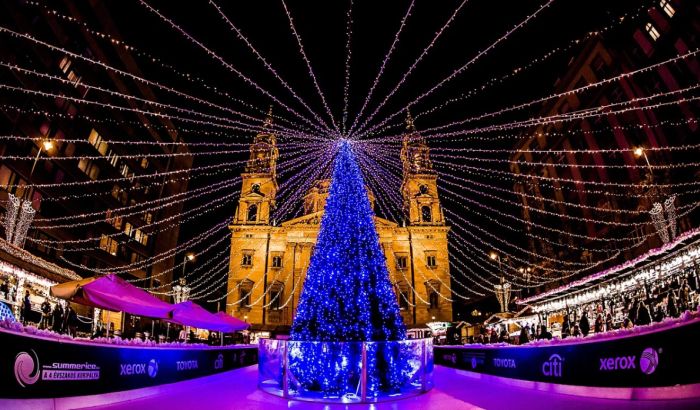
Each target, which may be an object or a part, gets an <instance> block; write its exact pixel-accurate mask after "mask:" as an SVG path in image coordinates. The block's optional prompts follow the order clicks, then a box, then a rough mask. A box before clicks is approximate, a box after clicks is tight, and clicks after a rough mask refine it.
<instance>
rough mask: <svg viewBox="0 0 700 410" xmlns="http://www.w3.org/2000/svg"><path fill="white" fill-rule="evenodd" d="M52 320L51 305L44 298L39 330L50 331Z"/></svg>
mask: <svg viewBox="0 0 700 410" xmlns="http://www.w3.org/2000/svg"><path fill="white" fill-rule="evenodd" d="M50 318H51V304H50V303H49V300H48V299H46V298H44V302H43V303H42V304H41V321H40V322H39V329H48V327H49V319H50Z"/></svg>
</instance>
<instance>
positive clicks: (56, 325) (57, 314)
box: [51, 303, 63, 333]
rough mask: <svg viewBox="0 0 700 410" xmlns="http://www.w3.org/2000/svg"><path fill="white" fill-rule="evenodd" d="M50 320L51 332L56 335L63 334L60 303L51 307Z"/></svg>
mask: <svg viewBox="0 0 700 410" xmlns="http://www.w3.org/2000/svg"><path fill="white" fill-rule="evenodd" d="M51 320H52V321H53V323H52V328H53V331H54V332H56V333H63V306H61V304H60V303H56V306H54V307H53V312H51Z"/></svg>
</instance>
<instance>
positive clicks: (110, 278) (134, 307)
mask: <svg viewBox="0 0 700 410" xmlns="http://www.w3.org/2000/svg"><path fill="white" fill-rule="evenodd" d="M51 295H52V296H55V297H58V298H61V299H67V300H70V301H71V302H75V303H79V304H81V305H86V306H92V307H97V308H100V309H106V310H111V311H114V312H126V313H129V314H132V315H136V316H145V317H150V318H156V319H167V318H168V317H169V315H170V311H171V310H172V309H173V305H171V304H170V303H166V302H163V301H162V300H160V299H158V298H157V297H155V296H153V295H152V294H150V293H148V292H146V291H145V290H143V289H139V288H137V287H136V286H134V285H132V284H130V283H128V282H127V281H125V280H124V279H122V278H120V277H118V276H116V275H114V274H109V275H106V276H99V277H94V278H88V279H82V280H77V281H72V282H66V283H61V284H58V285H55V286H52V287H51Z"/></svg>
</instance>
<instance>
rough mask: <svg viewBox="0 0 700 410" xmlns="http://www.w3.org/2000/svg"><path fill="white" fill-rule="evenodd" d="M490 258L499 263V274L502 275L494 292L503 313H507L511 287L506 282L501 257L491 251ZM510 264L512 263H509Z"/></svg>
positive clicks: (494, 287)
mask: <svg viewBox="0 0 700 410" xmlns="http://www.w3.org/2000/svg"><path fill="white" fill-rule="evenodd" d="M489 257H490V258H491V259H492V260H497V261H498V269H499V273H500V274H501V280H500V283H499V284H498V285H494V286H493V290H494V292H495V293H496V299H498V304H499V305H500V306H501V312H506V311H507V310H508V304H509V303H510V292H511V285H510V283H509V282H506V278H505V276H504V274H503V265H502V264H501V256H500V255H499V254H498V253H496V252H494V251H491V253H490V254H489ZM509 264H510V261H509Z"/></svg>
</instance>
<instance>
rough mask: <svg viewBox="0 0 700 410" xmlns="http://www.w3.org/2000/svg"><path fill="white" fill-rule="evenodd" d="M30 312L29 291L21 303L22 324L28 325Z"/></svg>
mask: <svg viewBox="0 0 700 410" xmlns="http://www.w3.org/2000/svg"><path fill="white" fill-rule="evenodd" d="M31 312H32V302H31V301H30V300H29V291H26V292H25V294H24V301H23V302H22V317H21V319H22V323H23V324H25V325H26V324H27V323H29V316H30V315H31Z"/></svg>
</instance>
